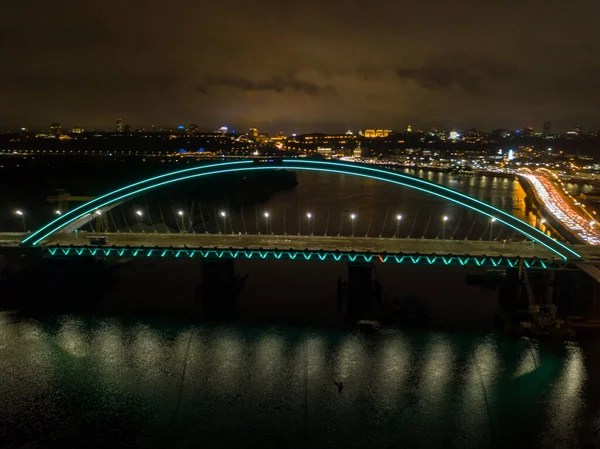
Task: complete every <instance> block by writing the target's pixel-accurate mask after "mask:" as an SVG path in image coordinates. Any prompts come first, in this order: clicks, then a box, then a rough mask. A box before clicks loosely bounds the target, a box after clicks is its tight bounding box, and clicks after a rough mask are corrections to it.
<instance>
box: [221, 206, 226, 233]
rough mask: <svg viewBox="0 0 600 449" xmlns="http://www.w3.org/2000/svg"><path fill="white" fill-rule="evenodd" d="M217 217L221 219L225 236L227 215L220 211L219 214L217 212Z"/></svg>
mask: <svg viewBox="0 0 600 449" xmlns="http://www.w3.org/2000/svg"><path fill="white" fill-rule="evenodd" d="M219 215H220V216H221V218H223V234H226V233H227V232H226V231H227V226H226V220H227V214H226V213H225V211H224V210H222V211H221V212H219Z"/></svg>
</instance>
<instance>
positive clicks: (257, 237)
mask: <svg viewBox="0 0 600 449" xmlns="http://www.w3.org/2000/svg"><path fill="white" fill-rule="evenodd" d="M94 235H106V236H107V237H108V243H107V246H112V245H115V246H132V247H134V246H145V247H157V246H158V247H161V248H169V247H174V248H183V247H184V246H187V247H189V248H215V247H216V248H221V249H228V248H233V249H259V248H262V249H278V250H288V249H292V250H312V251H319V250H324V251H336V250H339V251H355V252H361V253H362V252H365V253H366V252H370V253H375V254H376V253H384V252H385V253H390V254H398V253H404V254H452V255H471V256H482V255H485V256H505V257H525V258H535V257H537V258H540V259H547V260H555V259H557V256H556V255H555V254H554V253H552V252H551V251H549V250H548V249H546V248H545V247H543V246H542V245H540V244H538V243H536V244H532V243H531V242H525V241H521V242H507V243H502V242H501V241H493V242H490V241H486V240H442V239H407V238H389V237H388V238H378V237H349V236H340V237H338V236H317V235H315V236H309V235H300V236H298V235H267V234H262V235H261V234H241V235H239V234H188V233H185V234H176V233H172V234H160V233H105V234H97V233H88V232H80V233H79V234H78V236H77V237H76V236H75V234H73V233H68V234H66V233H65V234H60V233H59V234H55V235H54V236H53V238H52V240H46V241H44V242H43V245H45V246H56V245H61V246H70V245H75V246H83V245H89V244H90V243H89V242H90V241H89V239H90V237H92V236H94ZM22 237H23V234H18V233H11V234H9V233H0V246H5V247H6V246H17V245H18V244H19V241H20V240H21V238H22ZM574 249H575V250H576V251H578V252H579V253H580V254H581V255H582V257H583V259H584V260H590V261H591V260H600V249H598V248H594V247H591V246H585V245H578V246H576V247H574Z"/></svg>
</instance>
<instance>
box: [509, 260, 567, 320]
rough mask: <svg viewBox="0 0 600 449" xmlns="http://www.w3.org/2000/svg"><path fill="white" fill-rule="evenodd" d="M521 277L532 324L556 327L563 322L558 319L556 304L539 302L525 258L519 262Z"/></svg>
mask: <svg viewBox="0 0 600 449" xmlns="http://www.w3.org/2000/svg"><path fill="white" fill-rule="evenodd" d="M519 279H520V280H521V282H522V283H523V285H524V286H525V292H526V293H527V299H528V301H529V309H528V311H529V314H530V315H531V319H532V324H534V325H536V326H538V327H539V328H540V329H543V328H550V327H556V326H557V325H560V324H562V322H560V321H558V320H557V319H556V311H557V307H556V305H555V304H537V302H536V299H535V295H534V293H533V288H532V287H531V283H530V282H529V276H528V275H527V269H526V267H525V266H524V264H523V259H521V262H520V263H519Z"/></svg>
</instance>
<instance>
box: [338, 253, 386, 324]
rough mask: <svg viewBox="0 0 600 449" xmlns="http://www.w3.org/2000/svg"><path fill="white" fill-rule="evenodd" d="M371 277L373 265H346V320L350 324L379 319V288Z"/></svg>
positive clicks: (377, 283)
mask: <svg viewBox="0 0 600 449" xmlns="http://www.w3.org/2000/svg"><path fill="white" fill-rule="evenodd" d="M372 276H373V264H371V263H349V264H348V282H347V288H346V293H347V294H346V301H347V318H348V319H349V320H350V321H351V322H356V321H357V320H376V319H379V318H380V302H381V287H380V285H379V282H378V281H377V280H375V281H374V280H373V279H372Z"/></svg>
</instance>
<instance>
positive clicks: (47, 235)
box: [20, 158, 581, 266]
mask: <svg viewBox="0 0 600 449" xmlns="http://www.w3.org/2000/svg"><path fill="white" fill-rule="evenodd" d="M278 169H287V170H294V171H315V172H328V173H337V174H344V175H351V176H358V177H363V178H370V179H374V180H378V181H382V182H387V183H390V184H394V185H398V186H402V187H407V188H410V189H413V190H416V191H420V192H423V193H426V194H429V195H433V196H436V197H438V198H443V199H445V200H447V201H450V202H452V203H455V204H458V205H460V206H463V207H465V208H468V209H470V210H472V211H474V212H477V213H479V214H481V215H484V216H486V217H488V218H490V219H493V220H495V221H497V222H499V223H502V224H504V225H505V226H507V227H509V228H511V229H513V230H515V231H517V232H519V233H520V234H522V235H523V236H525V237H526V238H527V239H529V240H530V241H531V242H535V243H536V244H538V247H539V248H540V249H542V250H543V253H544V257H542V258H545V259H549V260H557V261H561V262H567V261H577V260H580V259H581V256H580V255H579V254H578V253H577V252H576V251H575V250H574V249H572V248H571V247H570V246H568V245H566V244H564V243H562V242H559V241H557V240H555V239H554V238H552V237H550V236H548V235H546V234H544V233H543V232H541V231H540V230H538V229H536V228H534V227H533V226H531V225H529V224H528V223H525V222H523V221H522V220H520V219H518V218H516V217H514V216H513V215H511V214H510V213H508V212H505V211H503V210H501V209H498V208H496V207H494V206H492V205H490V204H487V203H485V202H483V201H480V200H478V199H475V198H473V197H471V196H469V195H466V194H464V193H462V192H459V191H456V190H453V189H450V188H447V187H444V186H442V185H439V184H436V183H434V182H431V181H427V180H424V179H421V178H418V177H416V176H413V175H409V174H405V173H400V172H396V171H393V170H391V169H386V168H377V167H373V166H370V165H367V164H359V163H350V162H340V161H330V160H311V159H303V158H290V159H248V160H233V161H231V160H224V161H219V162H213V163H209V164H206V165H200V166H197V167H192V168H186V169H182V170H177V171H172V172H169V173H165V174H163V175H160V176H155V177H151V178H148V179H144V180H141V181H139V182H135V183H133V184H129V185H126V186H123V187H121V188H119V189H116V190H113V191H111V192H108V193H106V194H104V195H101V196H98V197H96V198H94V199H93V200H91V201H88V202H87V203H85V204H83V205H81V206H79V207H77V208H75V209H72V210H70V211H69V212H67V213H64V214H63V215H60V216H59V217H57V218H56V219H54V220H53V221H51V222H50V223H48V224H46V225H45V226H43V227H41V228H40V229H38V230H36V231H35V232H33V233H31V234H30V235H28V236H27V237H26V238H24V239H23V240H22V241H21V243H20V246H21V247H36V246H44V247H47V248H49V250H50V252H51V253H52V255H56V254H57V255H64V256H70V255H96V254H98V255H103V254H104V255H105V256H107V257H108V256H121V257H126V256H137V255H138V254H140V255H142V254H143V255H145V256H152V255H162V256H163V257H165V256H167V255H173V256H176V257H180V256H182V255H187V256H189V257H192V256H194V255H197V256H200V257H213V256H216V257H229V256H231V257H232V258H236V257H245V256H247V257H248V258H252V257H261V258H267V257H268V258H275V259H280V258H282V257H283V258H291V259H294V258H295V257H296V256H294V255H293V254H294V252H296V253H297V251H299V249H298V248H296V249H293V248H290V251H279V250H278V249H277V248H274V247H269V246H268V244H267V243H266V242H263V244H262V245H260V247H258V248H256V250H257V251H258V250H260V251H258V254H257V253H256V252H255V251H252V249H251V248H250V249H249V248H239V247H238V248H236V247H234V246H229V247H227V246H223V245H221V246H220V247H219V248H220V249H218V248H217V245H211V244H209V243H206V242H205V246H204V247H202V246H199V247H198V249H195V250H190V251H194V252H193V253H192V255H191V256H190V254H189V251H188V246H189V245H188V244H186V243H185V242H180V243H181V245H180V246H179V247H175V246H174V245H173V244H171V245H166V246H165V245H162V246H161V245H160V243H161V241H160V240H159V239H157V240H156V241H154V242H151V243H154V244H149V243H148V242H145V244H144V245H138V246H137V247H136V245H132V244H131V242H128V243H123V244H122V245H121V246H120V247H116V246H115V247H112V248H102V249H98V248H89V247H88V248H83V247H82V246H83V245H79V246H78V245H77V244H75V243H74V242H72V241H69V240H68V238H67V237H66V234H67V233H69V232H70V231H72V230H73V229H76V228H77V227H79V226H81V224H83V223H85V222H87V221H89V220H91V219H92V218H93V217H94V214H101V213H102V212H103V211H106V210H109V209H110V208H111V207H114V206H115V205H117V204H120V203H122V202H125V201H127V200H129V199H131V198H133V197H135V196H137V195H140V194H143V193H145V192H147V191H150V190H152V189H157V188H160V187H161V186H166V185H169V184H174V183H177V182H183V181H188V180H193V179H198V178H203V177H209V176H218V175H221V174H225V173H235V172H249V171H264V170H278ZM146 237H148V236H146ZM61 239H63V240H64V242H63V241H62V240H61ZM50 240H54V243H51V242H50ZM358 240H359V239H351V240H348V239H346V240H345V243H346V245H351V246H352V245H354V244H356V245H357V246H360V244H359V242H358ZM361 240H365V239H361ZM366 240H378V239H374V238H368V239H366ZM349 242H354V243H349ZM435 242H437V243H436V246H431V247H430V248H428V249H427V250H426V251H425V250H423V251H417V252H414V251H413V252H412V253H410V251H408V252H406V251H403V250H402V249H401V248H399V249H398V248H396V249H392V248H391V247H390V249H392V250H391V251H388V250H387V249H386V248H383V250H382V249H381V248H378V249H377V250H376V251H371V250H370V249H368V248H367V249H366V250H360V248H359V249H355V248H345V249H342V248H340V247H337V248H336V247H335V244H333V245H334V246H331V245H330V247H329V248H328V249H324V248H320V249H319V248H312V249H311V248H308V247H305V248H304V249H303V250H305V251H304V253H303V254H314V258H315V259H316V260H318V259H320V260H330V259H331V260H334V259H335V260H340V257H341V256H340V257H338V255H339V254H340V253H343V254H345V253H348V254H349V256H347V257H349V258H350V260H352V258H354V259H356V258H357V257H362V255H359V256H356V257H354V256H355V255H356V254H357V253H359V254H363V255H365V256H364V258H365V261H366V260H367V258H368V260H371V259H372V257H374V256H377V257H378V258H379V259H380V260H382V261H387V260H388V259H389V257H390V254H391V255H392V256H393V257H392V261H393V260H395V261H396V262H398V263H403V262H404V261H405V259H406V257H408V258H409V259H408V260H412V261H414V260H418V261H421V260H422V258H421V257H426V255H429V256H430V257H426V260H428V261H431V260H434V261H438V262H439V263H442V264H449V263H451V262H452V261H454V260H455V259H456V257H457V251H458V253H460V251H461V248H460V247H459V246H457V245H455V246H452V247H450V246H449V245H450V244H449V243H446V242H445V241H435ZM57 243H58V244H57ZM230 243H231V242H230ZM285 243H287V242H280V244H281V245H283V247H285ZM321 243H322V242H321ZM456 243H458V242H456ZM65 244H66V245H65ZM270 244H271V245H273V243H270ZM330 244H332V243H331V242H330ZM444 245H445V246H444ZM498 245H499V244H498V243H496V244H494V243H491V242H490V243H489V244H486V246H485V247H482V248H481V249H478V251H479V254H478V255H477V256H478V257H480V258H479V259H477V258H476V261H477V263H478V264H480V263H483V262H481V261H482V260H484V261H485V260H487V259H485V258H484V259H481V257H483V256H485V254H486V253H485V250H486V248H487V249H488V250H489V251H491V252H492V253H494V256H493V257H491V258H489V261H491V262H492V264H493V266H497V265H498V264H501V263H508V265H510V266H513V262H510V260H511V259H510V257H513V259H514V258H519V257H520V256H521V254H519V253H520V252H521V250H519V249H515V248H512V249H511V250H510V251H508V250H506V251H507V252H512V254H511V255H509V256H507V257H504V258H502V255H501V253H502V250H503V248H502V247H498V248H495V246H498ZM52 246H54V248H51V247H52ZM238 246H239V245H238ZM309 246H310V244H309ZM288 248H289V247H288ZM436 248H437V250H436ZM521 248H522V252H523V253H528V251H527V250H525V249H524V247H523V246H522V247H521ZM244 250H248V251H246V252H244ZM197 251H198V253H196V252H197ZM211 251H213V252H211ZM307 251H308V253H307ZM319 251H320V252H319ZM340 251H341V252H340ZM462 251H463V255H464V251H465V250H464V249H463V250H462ZM467 251H468V250H467ZM482 251H483V253H481V252H482ZM92 253H93V254H92ZM100 253H102V254H100ZM249 254H250V256H248V255H249ZM436 254H437V255H440V254H441V255H444V258H441V259H440V258H439V257H437V256H435V258H434V259H432V258H431V257H433V256H434V255H436ZM536 254H538V253H536ZM244 255H245V256H244ZM453 255H454V256H453ZM458 255H460V254H458ZM467 255H468V254H467ZM451 256H452V257H451ZM455 256H456V257H455ZM312 257H313V256H312V255H311V256H310V258H312ZM411 257H412V258H411ZM415 257H418V259H415ZM440 257H441V256H440ZM448 257H450V259H449V258H448ZM494 257H496V259H494ZM498 257H500V258H498ZM527 257H530V258H531V260H533V259H536V258H539V257H537V255H534V256H531V255H529V256H527ZM304 258H307V256H306V255H304ZM345 259H346V256H344V260H345ZM464 260H465V259H464V258H462V259H461V258H459V259H458V262H459V263H460V264H463V265H464V262H463V261H464ZM514 260H516V259H514ZM449 261H450V262H449Z"/></svg>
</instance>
